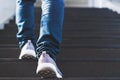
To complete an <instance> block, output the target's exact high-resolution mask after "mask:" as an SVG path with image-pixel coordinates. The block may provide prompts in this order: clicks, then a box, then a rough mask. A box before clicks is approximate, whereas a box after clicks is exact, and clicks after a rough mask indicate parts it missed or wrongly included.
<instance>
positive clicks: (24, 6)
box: [16, 0, 36, 48]
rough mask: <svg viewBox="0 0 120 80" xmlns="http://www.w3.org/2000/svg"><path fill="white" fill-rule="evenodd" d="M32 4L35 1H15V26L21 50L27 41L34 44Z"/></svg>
mask: <svg viewBox="0 0 120 80" xmlns="http://www.w3.org/2000/svg"><path fill="white" fill-rule="evenodd" d="M34 2H35V0H16V24H17V27H18V33H17V35H16V36H17V39H18V41H19V46H20V48H22V47H23V46H24V45H25V43H26V42H27V40H31V41H32V43H33V44H34V46H35V44H36V42H35V34H34Z"/></svg>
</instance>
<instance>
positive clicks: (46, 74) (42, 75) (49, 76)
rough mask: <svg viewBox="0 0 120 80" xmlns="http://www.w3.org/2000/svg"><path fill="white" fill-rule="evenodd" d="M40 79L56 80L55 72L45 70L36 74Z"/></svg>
mask: <svg viewBox="0 0 120 80" xmlns="http://www.w3.org/2000/svg"><path fill="white" fill-rule="evenodd" d="M38 75H39V76H40V78H41V79H52V78H57V77H56V74H55V72H54V71H53V70H52V69H50V68H45V69H43V70H41V71H39V72H38Z"/></svg>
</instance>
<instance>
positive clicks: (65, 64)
mask: <svg viewBox="0 0 120 80" xmlns="http://www.w3.org/2000/svg"><path fill="white" fill-rule="evenodd" d="M57 63H58V66H59V67H60V69H61V70H62V72H63V76H64V77H119V74H120V70H119V68H120V60H119V61H105V60H103V61H101V60H98V61H95V60H62V59H61V60H59V61H57ZM36 67H37V61H25V60H16V59H0V77H37V76H38V75H36Z"/></svg>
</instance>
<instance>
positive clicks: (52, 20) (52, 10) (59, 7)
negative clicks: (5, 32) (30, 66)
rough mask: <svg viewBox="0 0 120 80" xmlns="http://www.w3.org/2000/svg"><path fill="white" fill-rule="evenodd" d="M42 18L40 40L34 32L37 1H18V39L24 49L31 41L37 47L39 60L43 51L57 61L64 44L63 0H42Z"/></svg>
mask: <svg viewBox="0 0 120 80" xmlns="http://www.w3.org/2000/svg"><path fill="white" fill-rule="evenodd" d="M41 1H42V5H41V8H42V15H41V16H42V18H41V25H40V34H39V38H38V39H36V36H35V32H34V3H35V0H17V1H16V24H17V27H18V33H17V35H16V36H17V39H18V41H19V46H20V48H22V47H23V46H24V44H25V43H26V42H27V40H31V41H32V43H33V45H34V46H35V47H36V53H37V56H38V58H39V57H40V55H41V52H42V51H47V53H48V54H49V55H50V56H51V57H52V58H53V59H54V60H56V55H57V54H58V53H59V52H60V46H61V42H62V25H63V19H64V1H63V0H41Z"/></svg>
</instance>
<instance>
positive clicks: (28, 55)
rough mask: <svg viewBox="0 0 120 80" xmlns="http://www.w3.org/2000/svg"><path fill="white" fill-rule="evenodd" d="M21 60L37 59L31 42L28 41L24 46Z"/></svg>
mask: <svg viewBox="0 0 120 80" xmlns="http://www.w3.org/2000/svg"><path fill="white" fill-rule="evenodd" d="M19 59H36V52H35V48H34V46H33V44H32V42H31V40H28V41H27V43H26V44H25V45H24V46H23V48H22V50H21V53H20V56H19Z"/></svg>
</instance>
